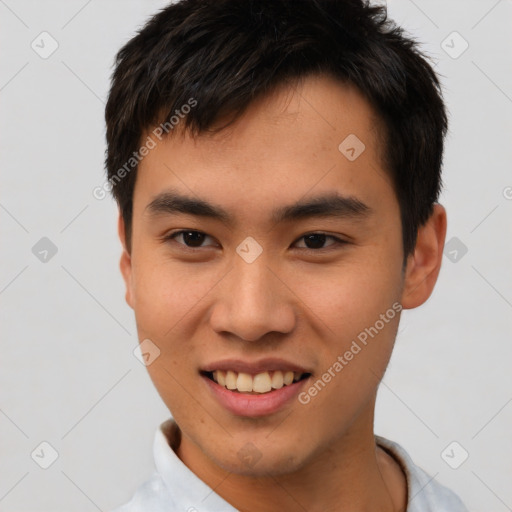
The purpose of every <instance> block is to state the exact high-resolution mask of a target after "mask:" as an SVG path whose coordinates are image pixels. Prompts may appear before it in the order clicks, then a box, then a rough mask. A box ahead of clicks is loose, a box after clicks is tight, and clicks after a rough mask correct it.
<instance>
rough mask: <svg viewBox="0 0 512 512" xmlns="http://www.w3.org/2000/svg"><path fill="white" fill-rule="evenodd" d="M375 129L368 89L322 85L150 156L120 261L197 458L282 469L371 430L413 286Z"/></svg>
mask: <svg viewBox="0 0 512 512" xmlns="http://www.w3.org/2000/svg"><path fill="white" fill-rule="evenodd" d="M376 127H377V121H376V119H375V115H374V112H373V111H372V109H371V107H370V105H369V104H368V103H367V102H366V101H365V100H364V98H363V97H362V96H361V94H360V93H359V92H358V91H357V90H356V89H354V88H352V87H349V86H347V85H343V84H340V83H339V82H336V81H334V80H332V79H330V78H327V77H320V76H318V77H310V78H308V79H306V80H305V81H304V82H303V84H302V85H300V86H297V88H292V87H291V86H288V87H284V86H283V87H282V88H281V89H279V90H277V91H276V92H275V93H274V94H273V95H272V96H268V97H266V98H264V99H262V100H260V101H258V102H256V103H254V104H253V105H251V107H250V108H249V110H248V111H247V112H246V113H245V115H244V116H243V117H242V118H241V119H239V120H238V121H236V123H235V124H233V125H232V126H231V127H230V128H226V129H224V130H222V131H220V132H219V133H217V134H213V135H212V134H207V135H201V136H198V137H196V138H192V137H191V136H190V135H188V134H186V133H185V134H184V133H181V134H176V135H173V136H172V137H168V138H166V139H164V140H162V141H161V142H159V143H158V144H157V146H156V147H155V148H154V149H152V150H151V151H149V154H148V155H147V156H146V157H145V158H144V159H143V161H142V162H141V164H140V165H139V170H138V175H137V181H136V185H135V191H134V199H133V228H132V246H131V254H128V253H127V252H126V251H125V252H124V253H123V256H122V260H121V269H122V272H123V276H124V278H125V280H126V285H127V295H126V298H127V301H128V303H129V305H130V306H131V307H132V308H133V309H134V312H135V316H136V322H137V329H138V336H139V339H140V340H141V341H142V340H146V339H149V340H151V343H152V344H154V345H155V346H156V347H158V349H159V351H160V354H159V356H158V357H157V358H156V359H154V361H153V362H151V364H149V366H148V371H149V373H150V376H151V378H152V380H153V382H154V384H155V386H156V388H157V389H158V391H159V393H160V395H161V397H162V399H163V400H164V402H165V403H166V405H167V406H168V407H169V409H170V411H171V412H172V415H173V417H174V418H175V420H176V422H177V423H178V425H179V426H180V428H181V430H182V433H183V440H182V445H183V450H189V452H190V453H196V454H200V455H198V456H204V457H205V459H208V460H209V461H210V462H211V463H212V464H215V465H218V466H221V467H222V468H224V469H227V470H229V471H233V472H236V473H239V474H246V475H258V474H268V473H271V474H284V473H287V472H293V471H295V470H298V469H300V468H301V467H304V465H306V464H308V463H310V462H312V461H314V460H315V458H319V457H321V455H322V454H323V453H326V451H328V450H332V449H333V447H335V446H339V444H340V443H343V442H344V440H347V439H348V438H351V439H352V440H354V439H356V438H357V436H361V435H363V434H367V433H368V432H370V431H371V429H372V426H373V425H372V420H373V408H374V400H375V393H376V389H377V386H378V382H379V380H380V378H381V377H382V375H383V373H384V371H385V368H386V366H387V363H388V360H389V357H390V355H391V351H392V347H393V343H394V339H395V335H396V332H397V327H398V322H399V311H400V309H401V306H400V302H401V299H402V293H403V287H404V274H403V273H402V260H403V252H402V231H401V223H400V211H399V205H398V202H397V199H396V196H395V193H394V189H393V184H392V181H391V179H390V178H389V176H388V174H387V172H386V171H385V170H384V168H383V167H382V164H381V156H380V155H381V149H382V148H381V146H380V142H379V136H378V132H377V128H376ZM347 137H348V139H347ZM355 137H357V138H355ZM344 141H345V142H344ZM340 144H341V146H340ZM363 145H364V146H363ZM165 194H167V196H165ZM180 196H183V197H185V196H186V197H188V198H189V199H190V200H189V201H180ZM329 198H330V201H327V200H326V199H329ZM203 202H205V203H208V204H207V205H205V204H200V203H203ZM315 202H316V203H315ZM306 203H313V204H316V207H315V206H312V205H310V206H309V207H307V206H305V205H306ZM294 206H295V208H294ZM301 206H302V207H301ZM221 214H222V215H223V216H222V215H221ZM120 232H121V237H122V233H123V224H122V221H121V222H120ZM146 343H148V342H146ZM151 347H153V345H151ZM150 352H151V351H150ZM292 372H293V373H292ZM235 387H236V388H235ZM228 388H235V389H231V390H230V389H228ZM249 389H253V391H250V392H249V391H248V390H249Z"/></svg>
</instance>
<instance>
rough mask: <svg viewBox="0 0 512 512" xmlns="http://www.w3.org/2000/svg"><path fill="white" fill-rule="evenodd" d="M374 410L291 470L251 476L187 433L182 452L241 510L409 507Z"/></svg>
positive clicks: (391, 510)
mask: <svg viewBox="0 0 512 512" xmlns="http://www.w3.org/2000/svg"><path fill="white" fill-rule="evenodd" d="M373 410H374V409H373V404H369V407H368V408H367V409H366V410H365V411H363V413H362V414H361V415H360V416H359V417H358V418H357V419H356V421H354V422H353V423H352V425H351V426H350V428H349V429H348V431H346V432H345V433H343V435H340V437H339V438H338V439H336V440H335V442H333V443H331V444H330V445H329V447H328V448H327V449H325V450H323V451H322V452H320V453H318V454H314V455H312V457H311V459H310V460H308V461H307V462H306V463H305V464H303V466H302V467H301V468H300V469H298V470H296V471H294V472H292V473H286V474H268V475H265V476H247V475H240V474H236V473H233V472H229V471H226V470H224V469H222V468H221V467H219V466H218V465H217V464H215V463H214V462H213V461H212V460H211V459H210V458H209V457H207V456H206V455H205V454H204V453H203V452H202V450H201V449H200V448H199V447H198V446H197V445H196V444H195V443H193V442H192V441H191V440H190V439H189V438H187V437H186V436H183V437H182V441H181V444H180V446H179V447H178V448H177V454H178V457H179V458H180V459H181V460H182V461H183V462H184V463H185V464H186V465H187V466H188V467H189V468H190V469H191V470H192V471H193V472H194V473H195V474H196V475H197V476H198V477H199V478H201V479H202V480H203V481H204V482H205V483H206V484H208V485H209V486H210V487H211V488H212V489H214V490H215V492H216V493H217V494H219V495H220V496H221V497H222V498H224V499H225V500H226V501H227V502H228V503H230V504H231V505H233V506H234V507H235V508H236V509H237V510H240V511H241V512H281V511H282V510H304V511H306V510H307V511H308V512H320V511H321V512H334V511H340V510H350V511H351V512H369V511H372V512H396V511H405V509H406V501H407V495H406V480H405V475H404V474H403V472H402V470H401V469H400V467H399V465H398V463H397V462H396V461H395V460H394V459H393V458H392V457H391V456H390V455H388V454H387V453H386V452H385V451H384V450H382V449H381V448H379V447H377V446H376V444H375V438H374V434H373Z"/></svg>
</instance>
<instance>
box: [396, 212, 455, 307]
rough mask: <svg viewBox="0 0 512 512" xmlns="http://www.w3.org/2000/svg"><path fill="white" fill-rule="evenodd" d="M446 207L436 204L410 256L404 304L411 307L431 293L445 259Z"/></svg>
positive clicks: (420, 230) (405, 280)
mask: <svg viewBox="0 0 512 512" xmlns="http://www.w3.org/2000/svg"><path fill="white" fill-rule="evenodd" d="M446 223H447V221H446V210H445V209H444V207H443V206H442V205H440V204H435V205H434V210H433V212H432V215H431V216H430V217H429V219H428V220H427V222H426V223H425V224H424V225H423V226H421V227H420V228H419V229H418V237H417V240H416V245H415V248H414V253H413V254H410V255H409V257H408V259H407V267H406V270H405V279H404V288H403V291H402V306H403V308H404V309H412V308H417V307H418V306H421V304H423V303H424V302H425V301H426V300H427V299H428V298H429V297H430V295H431V293H432V290H433V289H434V285H435V284H436V281H437V276H438V275H439V271H440V269H441V261H442V259H443V249H444V241H445V237H446Z"/></svg>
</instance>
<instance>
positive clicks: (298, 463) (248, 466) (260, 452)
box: [210, 441, 307, 477]
mask: <svg viewBox="0 0 512 512" xmlns="http://www.w3.org/2000/svg"><path fill="white" fill-rule="evenodd" d="M301 448H304V447H301ZM210 458H211V459H212V460H213V461H214V462H215V464H216V465H217V466H220V467H221V468H222V469H224V470H226V471H229V472H231V473H235V474H237V475H243V476H249V477H265V476H267V477H268V476H279V475H285V474H289V473H293V472H295V471H297V470H299V469H300V468H301V467H302V466H303V465H304V463H305V461H306V459H307V457H306V455H305V454H304V453H297V445H296V444H293V445H292V444H289V445H288V444H281V445H280V446H272V447H262V448H261V449H259V448H257V447H256V445H255V444H254V443H252V442H251V441H247V442H245V443H243V444H242V447H241V448H240V449H239V450H238V451H233V452H231V453H229V454H227V453H226V452H225V451H224V452H220V453H215V454H211V455H210Z"/></svg>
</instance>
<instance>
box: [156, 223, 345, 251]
mask: <svg viewBox="0 0 512 512" xmlns="http://www.w3.org/2000/svg"><path fill="white" fill-rule="evenodd" d="M184 233H200V234H202V235H205V236H207V237H208V236H210V235H207V234H206V233H203V232H202V231H197V230H195V229H181V230H179V231H175V232H173V233H169V234H168V235H165V236H164V237H163V241H164V242H165V241H175V240H174V239H175V238H176V237H177V236H179V235H182V234H184ZM311 235H324V236H325V237H326V239H327V238H330V239H332V240H334V242H335V243H334V244H331V245H329V246H327V247H322V248H320V249H311V248H309V247H300V248H299V249H301V250H302V251H306V252H310V253H318V252H322V251H323V252H326V251H329V250H332V249H336V248H337V247H339V246H342V245H346V244H348V242H347V241H345V240H342V239H340V238H338V237H336V236H333V235H328V234H327V233H323V232H321V231H313V232H311V233H306V234H305V235H302V236H301V237H299V238H298V239H297V241H298V240H301V239H303V238H306V237H307V236H311ZM176 243H177V244H178V245H180V246H182V248H183V249H184V250H186V251H190V252H197V250H198V249H203V248H204V247H189V246H187V245H185V244H181V243H179V242H176ZM294 243H295V242H294Z"/></svg>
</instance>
